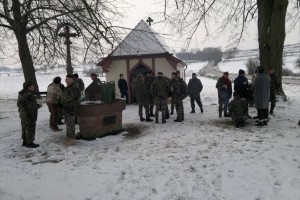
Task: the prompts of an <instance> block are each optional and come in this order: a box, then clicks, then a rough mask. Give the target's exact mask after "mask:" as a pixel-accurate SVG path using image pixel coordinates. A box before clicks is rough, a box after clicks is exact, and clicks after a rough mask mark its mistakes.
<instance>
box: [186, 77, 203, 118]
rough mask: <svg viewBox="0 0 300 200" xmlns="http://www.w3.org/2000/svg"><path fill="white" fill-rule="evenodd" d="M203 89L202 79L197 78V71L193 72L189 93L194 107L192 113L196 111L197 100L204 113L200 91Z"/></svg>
mask: <svg viewBox="0 0 300 200" xmlns="http://www.w3.org/2000/svg"><path fill="white" fill-rule="evenodd" d="M202 89H203V85H202V83H201V81H200V79H198V78H197V74H196V73H193V74H192V78H191V79H190V80H189V83H188V94H189V96H190V101H191V107H192V111H191V113H195V101H196V103H197V104H198V106H199V107H200V111H201V113H203V105H202V102H201V98H200V93H201V91H202Z"/></svg>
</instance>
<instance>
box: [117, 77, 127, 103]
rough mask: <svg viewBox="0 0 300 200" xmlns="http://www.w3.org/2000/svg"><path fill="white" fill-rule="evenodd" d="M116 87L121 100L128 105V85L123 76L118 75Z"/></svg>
mask: <svg viewBox="0 0 300 200" xmlns="http://www.w3.org/2000/svg"><path fill="white" fill-rule="evenodd" d="M118 87H119V89H120V93H121V98H124V97H125V98H126V103H128V85H127V81H126V80H125V79H124V75H123V74H120V79H119V81H118Z"/></svg>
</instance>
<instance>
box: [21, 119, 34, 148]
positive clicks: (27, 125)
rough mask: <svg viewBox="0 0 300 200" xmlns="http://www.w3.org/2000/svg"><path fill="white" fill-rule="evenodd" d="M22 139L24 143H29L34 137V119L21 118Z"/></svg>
mask: <svg viewBox="0 0 300 200" xmlns="http://www.w3.org/2000/svg"><path fill="white" fill-rule="evenodd" d="M21 125H22V139H23V140H26V144H30V143H32V142H33V141H34V139H35V127H36V121H28V120H22V119H21Z"/></svg>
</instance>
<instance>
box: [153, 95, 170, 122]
mask: <svg viewBox="0 0 300 200" xmlns="http://www.w3.org/2000/svg"><path fill="white" fill-rule="evenodd" d="M154 102H155V118H158V116H159V111H161V113H162V118H163V119H165V118H166V113H167V99H166V98H159V97H156V98H155V101H154Z"/></svg>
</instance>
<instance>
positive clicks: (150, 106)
mask: <svg viewBox="0 0 300 200" xmlns="http://www.w3.org/2000/svg"><path fill="white" fill-rule="evenodd" d="M153 108H154V97H153V95H150V98H149V112H150V113H153Z"/></svg>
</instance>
